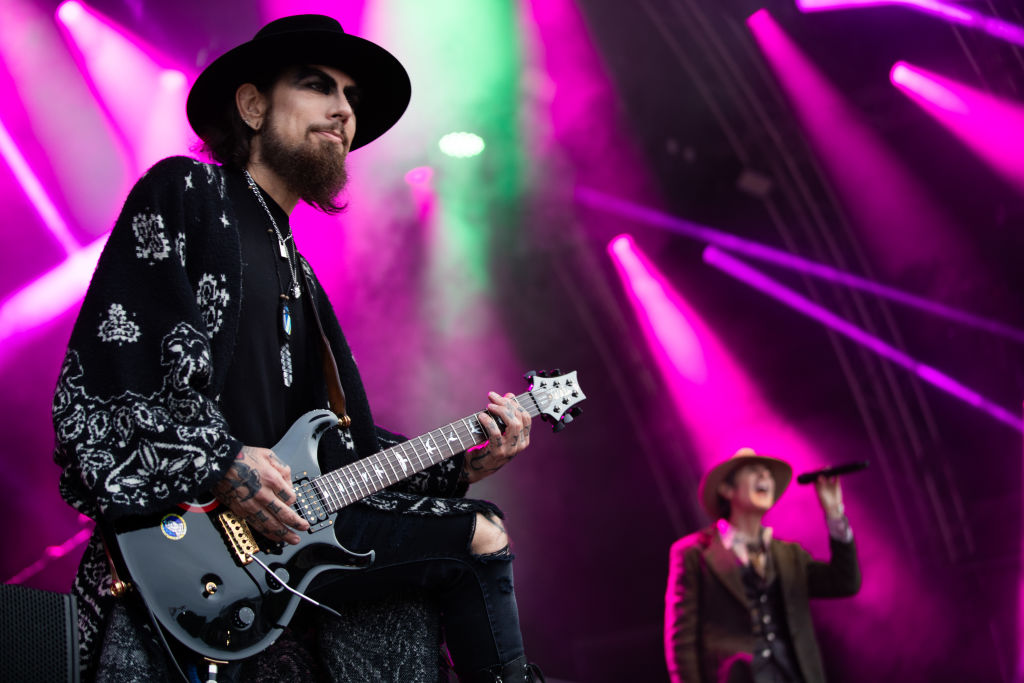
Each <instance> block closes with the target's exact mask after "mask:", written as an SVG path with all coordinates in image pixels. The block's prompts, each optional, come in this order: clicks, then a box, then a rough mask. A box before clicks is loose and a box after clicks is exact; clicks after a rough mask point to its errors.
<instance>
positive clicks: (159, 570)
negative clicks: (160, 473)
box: [113, 372, 586, 662]
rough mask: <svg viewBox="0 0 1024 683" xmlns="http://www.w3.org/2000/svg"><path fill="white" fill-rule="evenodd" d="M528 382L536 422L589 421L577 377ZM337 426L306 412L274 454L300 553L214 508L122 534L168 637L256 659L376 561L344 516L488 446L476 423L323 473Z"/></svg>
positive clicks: (209, 653) (118, 533) (132, 573)
mask: <svg viewBox="0 0 1024 683" xmlns="http://www.w3.org/2000/svg"><path fill="white" fill-rule="evenodd" d="M527 378H528V379H530V380H532V382H533V383H532V385H531V388H530V391H527V392H526V393H524V394H521V395H519V396H517V397H516V401H517V402H518V403H519V405H520V406H521V407H522V408H523V410H525V411H526V412H527V413H529V414H530V415H531V416H532V417H537V416H540V417H541V418H543V419H545V420H548V421H550V422H552V423H553V424H554V429H555V430H556V431H558V430H560V429H562V428H563V427H565V426H566V425H567V424H568V423H569V422H571V421H572V419H573V417H575V416H576V415H577V414H578V413H579V409H578V408H576V407H575V406H576V404H577V403H579V402H580V401H582V400H583V399H584V398H586V396H584V395H583V392H582V391H580V389H579V385H578V383H577V381H576V373H575V372H570V373H566V374H565V375H559V376H553V375H548V374H537V373H530V374H529V375H528V376H527ZM337 425H338V418H337V416H336V415H335V414H334V413H332V412H331V411H329V410H314V411H311V412H308V413H306V414H305V415H303V416H302V417H300V418H299V419H298V420H296V421H295V424H293V425H292V426H291V428H290V429H289V430H288V433H287V434H285V435H284V437H283V438H282V439H281V440H280V441H279V442H278V443H277V445H275V446H274V448H273V451H274V453H275V454H276V455H277V457H278V458H280V459H281V460H282V461H283V462H284V463H285V464H286V465H288V466H289V467H290V468H291V470H292V477H293V479H292V485H293V487H294V489H295V495H296V497H297V502H296V503H295V505H293V508H294V509H295V510H296V511H297V512H298V513H299V514H300V515H301V516H302V517H303V518H304V519H305V520H306V521H307V522H309V524H310V528H309V530H308V531H306V532H297V533H298V534H299V536H300V538H301V539H302V540H301V542H300V543H299V544H298V545H288V544H285V543H274V542H271V541H268V540H267V539H265V538H263V537H262V536H259V535H254V534H253V533H252V532H251V531H250V530H249V528H248V526H247V525H246V524H245V522H244V521H242V520H239V519H238V518H236V517H235V516H234V515H233V514H232V513H231V512H230V510H228V509H227V508H226V507H224V506H223V505H220V503H219V502H218V501H216V500H215V499H214V500H211V501H210V502H208V503H190V504H182V505H178V506H177V507H173V508H170V509H167V510H164V511H162V512H159V513H154V514H152V515H141V516H138V517H132V518H128V519H123V520H119V521H118V522H116V523H115V524H114V525H113V535H114V539H115V540H116V541H117V544H116V545H117V549H118V550H119V551H120V559H121V562H122V564H123V565H124V566H123V568H124V569H126V570H127V573H128V576H129V577H130V578H131V582H132V584H133V585H134V586H135V588H136V589H137V590H138V591H139V594H140V595H141V596H142V599H143V600H144V601H145V603H146V606H147V607H148V608H149V610H150V612H152V613H153V615H154V618H155V620H156V621H157V623H158V625H159V626H160V628H161V629H162V631H163V632H165V633H167V634H169V635H170V636H171V637H172V638H173V639H174V640H176V641H178V642H179V643H180V644H181V645H183V646H185V647H186V648H188V649H190V650H192V651H193V652H195V653H197V654H199V655H201V656H203V657H207V658H209V659H213V660H220V661H228V662H230V661H234V660H238V659H244V658H246V657H250V656H252V655H254V654H257V653H258V652H260V651H262V650H263V649H265V648H266V647H268V646H269V645H270V644H271V643H273V642H274V641H275V640H276V639H277V637H278V636H279V635H281V632H282V631H283V630H284V628H285V626H287V625H288V622H289V621H290V620H291V618H292V615H294V614H295V610H296V608H297V607H298V604H299V601H300V600H302V599H303V597H301V596H300V595H298V593H305V591H306V590H307V589H308V588H309V585H310V583H311V582H312V581H313V579H315V578H316V577H317V576H318V575H319V574H321V573H322V572H325V571H333V570H342V569H362V568H366V567H369V566H370V565H372V564H373V558H374V555H373V551H370V552H368V553H361V554H360V553H353V552H350V551H349V550H347V549H346V548H345V547H344V546H342V545H341V544H340V543H338V541H337V538H336V537H335V535H334V526H335V521H336V519H337V515H338V511H339V510H341V509H343V508H344V507H345V506H346V505H351V504H352V503H354V502H356V501H358V500H362V499H363V498H365V497H366V496H369V495H371V494H373V493H374V492H376V491H380V490H383V489H384V488H386V487H388V486H390V485H392V484H395V483H396V482H399V481H401V480H403V479H405V478H407V477H410V476H412V475H413V474H415V473H416V472H421V471H423V470H424V469H426V468H427V467H430V466H431V465H435V464H437V463H440V462H443V461H444V460H446V459H448V458H451V457H454V456H455V455H457V454H458V453H461V452H463V451H465V450H466V449H467V448H470V447H473V446H475V445H478V444H480V443H483V442H484V441H485V440H486V436H485V434H484V429H483V428H482V426H481V425H480V422H479V420H478V419H477V417H476V416H475V415H470V416H467V417H464V418H462V419H461V420H456V421H455V422H452V423H450V424H449V425H447V426H445V427H441V428H438V429H435V430H432V431H430V432H427V433H426V434H424V435H422V436H419V437H416V438H414V439H409V440H408V441H404V442H402V443H400V444H398V445H395V446H392V447H391V448H388V449H386V450H383V451H380V452H379V453H374V454H373V455H370V456H367V457H365V458H363V459H361V460H358V461H356V462H354V463H349V464H348V465H345V466H343V467H340V468H338V469H336V470H334V471H331V472H328V473H326V474H321V472H320V468H319V466H318V464H317V457H316V456H317V444H319V442H320V437H321V436H323V433H324V432H325V431H327V430H328V429H330V428H332V427H335V426H337ZM263 565H266V567H264V566H263ZM328 609H329V608H328ZM330 611H333V610H330Z"/></svg>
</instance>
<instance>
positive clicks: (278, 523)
mask: <svg viewBox="0 0 1024 683" xmlns="http://www.w3.org/2000/svg"><path fill="white" fill-rule="evenodd" d="M213 491H214V493H215V494H216V496H217V499H218V500H220V502H222V503H224V505H226V506H228V508H229V509H230V510H231V511H232V512H234V513H235V514H236V515H238V517H239V518H240V519H244V520H245V521H246V523H248V524H249V526H251V527H252V528H253V529H255V530H256V531H259V532H260V533H261V534H263V535H264V536H266V537H267V538H269V539H272V540H284V541H287V542H288V543H291V544H293V545H294V544H296V543H298V542H299V536H298V534H296V533H295V532H294V531H292V529H299V530H300V531H305V530H306V529H308V528H309V524H308V523H307V522H306V520H304V519H303V518H302V517H300V516H299V514H298V513H296V512H295V511H294V510H292V508H291V505H292V503H294V502H295V492H294V491H293V490H292V470H291V468H290V467H288V466H287V465H285V464H284V463H283V462H281V461H280V460H279V459H278V457H277V456H276V455H274V452H273V451H272V450H270V449H267V448H256V447H254V446H243V447H242V451H241V452H240V453H239V454H238V455H237V456H236V457H235V461H234V462H233V463H231V467H230V468H229V469H228V471H227V473H226V474H225V475H224V478H223V479H221V480H220V481H219V482H217V485H216V486H214V487H213ZM289 527H291V528H289Z"/></svg>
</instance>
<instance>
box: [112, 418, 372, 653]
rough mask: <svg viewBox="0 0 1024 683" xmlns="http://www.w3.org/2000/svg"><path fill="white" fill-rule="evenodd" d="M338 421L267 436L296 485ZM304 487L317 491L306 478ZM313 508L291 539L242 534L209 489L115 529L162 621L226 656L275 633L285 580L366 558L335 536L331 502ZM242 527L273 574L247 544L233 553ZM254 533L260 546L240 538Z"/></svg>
mask: <svg viewBox="0 0 1024 683" xmlns="http://www.w3.org/2000/svg"><path fill="white" fill-rule="evenodd" d="M336 424H337V417H336V416H335V415H334V413H332V412H330V411H327V410H316V411H312V412H309V413H306V414H305V415H303V416H302V417H301V418H300V419H299V420H297V421H296V422H295V424H293V425H292V427H291V428H290V429H289V430H288V433H287V434H285V436H284V437H283V438H282V439H281V441H279V442H278V443H277V445H275V446H274V448H273V451H274V453H275V454H276V455H277V457H278V458H280V459H281V460H282V461H283V462H284V463H285V464H287V465H288V466H289V467H291V470H292V475H293V477H294V482H293V483H294V484H295V487H296V490H297V491H298V490H299V489H300V488H301V487H303V484H304V483H306V482H307V481H308V480H310V479H313V478H315V477H317V476H319V474H320V470H319V466H318V465H317V457H316V453H317V444H318V443H319V441H320V437H321V436H322V434H323V433H324V431H326V430H327V429H328V428H330V427H332V426H334V425H336ZM304 488H305V489H306V490H307V491H309V495H311V496H315V495H316V494H315V492H313V490H312V488H311V487H310V486H308V484H307V485H306V486H305V487H304ZM309 504H310V505H314V506H315V505H317V501H309ZM225 513H227V515H228V516H227V517H225ZM320 516H321V517H322V518H323V519H322V520H321V521H319V522H316V523H314V520H313V519H311V518H310V517H309V516H307V519H310V523H311V527H310V530H309V531H308V532H305V533H303V532H299V535H300V537H302V542H301V543H299V544H298V545H288V544H283V543H271V542H270V541H267V540H266V539H264V538H263V537H261V536H258V535H255V536H248V535H247V532H248V529H247V527H245V525H244V523H239V522H238V521H237V520H232V518H233V515H230V513H228V511H227V509H226V508H225V507H224V506H223V505H220V504H219V502H217V501H216V500H215V499H214V500H212V501H211V502H210V503H208V504H187V505H180V506H177V507H175V508H171V509H168V510H165V511H163V512H160V513H156V514H153V515H148V516H139V517H133V518H130V519H127V520H123V521H119V522H118V523H117V524H115V526H114V534H115V537H116V539H117V545H118V548H119V549H120V552H121V558H122V560H123V562H124V566H125V568H126V569H127V570H128V574H129V576H131V579H132V583H133V585H134V587H135V588H136V589H137V590H138V591H139V593H140V594H141V596H142V598H143V600H144V601H145V602H146V605H147V606H148V607H149V608H150V610H151V611H152V612H153V614H154V615H155V618H156V620H157V621H158V622H159V624H160V626H162V627H163V629H164V630H165V631H166V632H167V633H168V634H170V635H171V636H172V637H173V638H174V639H175V640H177V641H179V642H180V643H181V644H183V645H185V646H186V647H188V648H189V649H191V650H193V651H194V652H196V653H198V654H200V655H202V656H204V657H209V658H210V659H216V660H223V661H233V660H237V659H243V658H245V657H249V656H251V655H254V654H256V653H258V652H260V651H261V650H263V649H265V648H266V647H267V646H269V645H270V644H271V643H273V642H274V640H276V639H277V637H278V636H279V635H280V634H281V631H282V630H283V629H284V627H285V626H286V625H287V624H288V622H289V620H290V619H291V617H292V615H293V614H294V613H295V610H296V608H297V607H298V602H299V601H300V600H301V599H302V598H300V597H299V596H297V595H295V594H294V593H292V592H291V591H289V590H288V589H287V588H286V587H285V586H283V585H282V582H285V583H287V584H288V586H290V587H291V588H293V589H294V590H296V591H298V592H304V591H305V590H306V589H307V588H308V587H309V585H310V583H311V582H312V580H313V579H314V578H315V577H316V576H317V575H319V574H320V573H321V572H324V571H330V570H335V569H359V568H364V567H368V566H370V565H371V564H372V563H373V553H372V552H369V553H365V554H358V553H353V552H350V551H349V550H347V549H346V548H345V547H344V546H342V545H341V544H340V543H338V542H337V539H336V538H335V535H334V522H335V519H336V518H337V512H334V513H321V515H320ZM225 525H227V528H225ZM239 537H240V538H241V543H242V544H243V547H247V548H248V549H249V551H253V552H254V554H257V555H258V557H259V558H260V560H261V561H262V562H263V563H265V564H266V565H267V566H268V567H269V568H270V569H271V570H272V571H273V572H274V574H275V576H271V575H269V574H268V572H267V571H266V570H265V569H264V568H263V567H262V566H260V564H259V563H257V562H254V561H249V562H245V561H244V560H245V552H243V553H242V555H241V557H240V556H239V552H238V550H237V548H238V545H237V543H236V540H237V539H238V538H239ZM233 538H234V539H236V540H233ZM251 540H254V541H255V542H256V543H257V545H258V548H257V549H253V547H252V546H245V545H244V544H245V543H247V542H250V541H251ZM255 550H258V552H255Z"/></svg>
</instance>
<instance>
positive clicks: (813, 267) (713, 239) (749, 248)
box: [576, 187, 1024, 343]
mask: <svg viewBox="0 0 1024 683" xmlns="http://www.w3.org/2000/svg"><path fill="white" fill-rule="evenodd" d="M576 201H577V202H579V203H580V204H583V205H584V206H589V207H591V208H595V209H600V210H602V211H607V212H609V213H612V214H615V215H617V216H620V217H622V218H625V219H627V220H632V221H637V222H640V223H644V224H646V225H651V226H654V227H657V228H661V229H664V230H669V231H671V232H674V233H676V234H678V235H683V236H685V237H690V238H693V239H695V240H699V241H701V242H706V243H708V244H713V245H715V246H717V247H721V248H723V249H727V250H728V251H731V252H734V253H739V254H743V255H745V256H749V257H751V258H755V259H757V260H759V261H765V262H768V263H773V264H775V265H778V266H781V267H783V268H787V269H789V270H795V271H798V272H801V273H805V274H807V275H810V276H812V277H816V278H820V279H822V280H827V281H829V282H835V283H837V284H840V285H843V286H846V287H850V288H851V289H857V290H860V291H863V292H869V293H871V294H874V295H876V296H880V297H882V298H884V299H888V300H890V301H895V302H897V303H900V304H903V305H905V306H910V307H912V308H916V309H919V310H922V311H925V312H927V313H931V314H933V315H937V316H940V317H943V318H946V319H948V320H952V321H954V322H957V323H960V324H963V325H968V326H970V327H974V328H977V329H980V330H984V331H986V332H990V333H992V334H997V335H999V336H1002V337H1006V338H1007V339H1011V340H1013V341H1015V342H1018V343H1024V330H1021V329H1019V328H1016V327H1013V326H1012V325H1007V324H1005V323H1001V322H999V321H996V320H991V319H989V318H984V317H982V316H978V315H974V314H973V313H968V312H967V311H962V310H960V309H957V308H953V307H951V306H946V305H944V304H941V303H938V302H936V301H932V300H931V299H926V298H924V297H921V296H917V295H916V294H911V293H909V292H905V291H903V290H900V289H896V288H895V287H889V286H888V285H884V284H881V283H879V282H875V281H873V280H868V279H867V278H863V277H860V276H858V275H853V274H851V273H847V272H845V271H842V270H838V269H837V268H832V267H831V266H826V265H823V264H821V263H817V262H815V261H811V260H809V259H805V258H802V257H800V256H797V255H795V254H791V253H789V252H788V251H783V250H782V249H777V248H775V247H770V246H768V245H766V244H761V243H760V242H754V241H752V240H747V239H744V238H742V237H738V236H736V235H733V234H731V233H728V232H724V231H722V230H716V229H715V228H710V227H707V226H705V225H700V224H698V223H693V222H690V221H686V220H683V219H681V218H677V217H675V216H671V215H669V214H667V213H664V212H662V211H656V210H654V209H651V208H649V207H645V206H641V205H639V204H634V203H633V202H627V201H625V200H623V199H619V198H617V197H612V196H610V195H607V194H605V193H603V192H597V191H596V190H591V189H588V188H582V187H581V188H577V190H576Z"/></svg>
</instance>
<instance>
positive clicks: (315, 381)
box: [220, 169, 324, 448]
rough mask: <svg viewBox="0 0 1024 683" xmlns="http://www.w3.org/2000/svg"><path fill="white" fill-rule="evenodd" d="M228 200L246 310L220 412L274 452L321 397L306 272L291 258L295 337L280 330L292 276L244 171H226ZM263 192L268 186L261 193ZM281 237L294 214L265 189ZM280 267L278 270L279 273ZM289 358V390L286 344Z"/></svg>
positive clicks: (251, 441) (241, 433) (244, 437)
mask: <svg viewBox="0 0 1024 683" xmlns="http://www.w3.org/2000/svg"><path fill="white" fill-rule="evenodd" d="M225 175H226V177H227V184H226V187H227V195H228V199H229V201H230V202H231V205H232V206H233V207H234V210H235V217H236V218H237V220H238V233H239V238H240V243H241V248H242V306H241V314H240V318H239V322H238V336H237V342H236V344H235V351H234V354H233V355H232V358H231V367H230V368H229V369H228V375H227V379H226V381H225V384H224V391H223V393H222V394H221V402H220V406H221V410H222V412H223V413H224V417H225V418H226V419H227V421H228V425H230V427H231V433H232V434H233V435H234V436H235V437H237V438H238V439H240V440H241V441H242V443H244V444H246V445H249V446H262V447H264V448H270V447H271V446H273V445H274V444H275V443H277V441H278V440H279V439H280V438H281V437H282V436H284V433H285V432H286V431H288V428H289V427H290V426H291V424H292V423H293V422H294V421H295V420H296V419H298V418H299V417H300V416H301V415H302V414H303V413H305V412H307V411H309V410H313V409H314V408H321V407H324V406H323V405H320V404H319V401H318V398H317V397H318V396H320V395H321V394H323V391H324V390H323V388H322V385H323V377H322V375H321V373H322V369H321V368H320V366H319V363H318V360H319V349H318V347H317V344H318V343H319V340H318V338H317V337H316V336H314V335H315V334H317V333H316V321H315V320H313V319H312V317H311V316H312V312H311V310H310V305H311V304H310V293H309V291H308V288H307V287H306V282H305V279H304V278H303V275H302V267H301V266H300V265H299V264H298V262H297V260H296V258H293V263H294V265H295V275H296V277H297V278H298V279H299V282H300V285H301V287H302V296H301V297H300V298H299V299H298V300H295V299H292V298H290V294H289V301H288V305H289V309H290V312H291V320H292V330H291V335H290V336H288V337H286V336H285V334H284V332H283V330H282V320H281V294H282V293H284V292H287V291H289V289H290V288H289V282H290V281H291V273H290V272H289V269H288V261H287V260H286V259H284V258H282V257H281V253H280V250H279V247H278V241H277V236H276V235H275V234H274V231H273V227H271V223H270V218H269V217H268V216H267V212H266V211H265V210H264V209H263V207H262V206H260V203H259V200H257V199H256V195H255V194H254V193H253V191H252V189H251V188H250V187H249V185H248V183H247V181H246V179H245V175H244V174H243V173H242V172H241V171H236V170H233V169H231V170H229V169H225ZM261 192H262V188H261ZM262 194H263V200H264V201H265V202H266V204H267V208H269V209H270V211H271V213H272V214H273V216H274V220H275V221H276V222H277V228H278V230H279V231H280V232H281V235H282V236H283V237H284V238H285V240H287V239H288V236H289V235H290V234H291V227H290V226H289V224H288V215H287V214H286V213H285V212H284V210H283V209H282V208H281V207H280V206H278V205H277V203H276V202H275V201H274V200H273V199H272V198H271V197H270V195H268V194H267V193H266V192H262ZM275 270H276V271H277V272H276V274H275ZM285 345H287V347H288V349H289V353H290V356H291V386H286V385H285V370H284V368H283V367H282V365H283V364H282V347H283V346H285Z"/></svg>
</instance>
